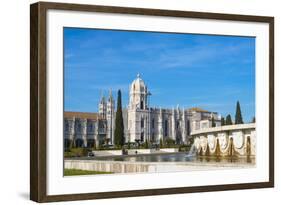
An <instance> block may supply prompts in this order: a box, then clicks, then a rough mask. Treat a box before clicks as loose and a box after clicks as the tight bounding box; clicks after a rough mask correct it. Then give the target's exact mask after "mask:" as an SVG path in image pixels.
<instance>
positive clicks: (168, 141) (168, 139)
mask: <svg viewBox="0 0 281 205" xmlns="http://www.w3.org/2000/svg"><path fill="white" fill-rule="evenodd" d="M165 142H166V145H167V146H168V147H171V146H173V145H175V144H176V141H175V140H173V139H172V138H167V139H166V140H165Z"/></svg>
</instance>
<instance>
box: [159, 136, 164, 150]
mask: <svg viewBox="0 0 281 205" xmlns="http://www.w3.org/2000/svg"><path fill="white" fill-rule="evenodd" d="M159 146H160V148H163V146H164V145H163V139H162V137H161V138H160V142H159Z"/></svg>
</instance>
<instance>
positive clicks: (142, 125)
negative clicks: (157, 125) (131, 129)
mask: <svg viewBox="0 0 281 205" xmlns="http://www.w3.org/2000/svg"><path fill="white" fill-rule="evenodd" d="M143 127H144V119H143V118H141V128H143Z"/></svg>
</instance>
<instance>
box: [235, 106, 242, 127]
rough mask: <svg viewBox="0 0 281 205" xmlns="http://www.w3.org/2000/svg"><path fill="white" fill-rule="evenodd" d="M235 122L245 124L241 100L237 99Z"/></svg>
mask: <svg viewBox="0 0 281 205" xmlns="http://www.w3.org/2000/svg"><path fill="white" fill-rule="evenodd" d="M235 124H243V117H242V113H241V108H240V103H239V101H237V103H236V114H235Z"/></svg>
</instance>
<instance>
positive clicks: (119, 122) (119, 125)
mask: <svg viewBox="0 0 281 205" xmlns="http://www.w3.org/2000/svg"><path fill="white" fill-rule="evenodd" d="M124 141H125V140H124V123H123V115H122V100H121V91H120V90H118V97H117V111H116V118H115V130H114V144H115V145H117V146H123V145H124Z"/></svg>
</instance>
